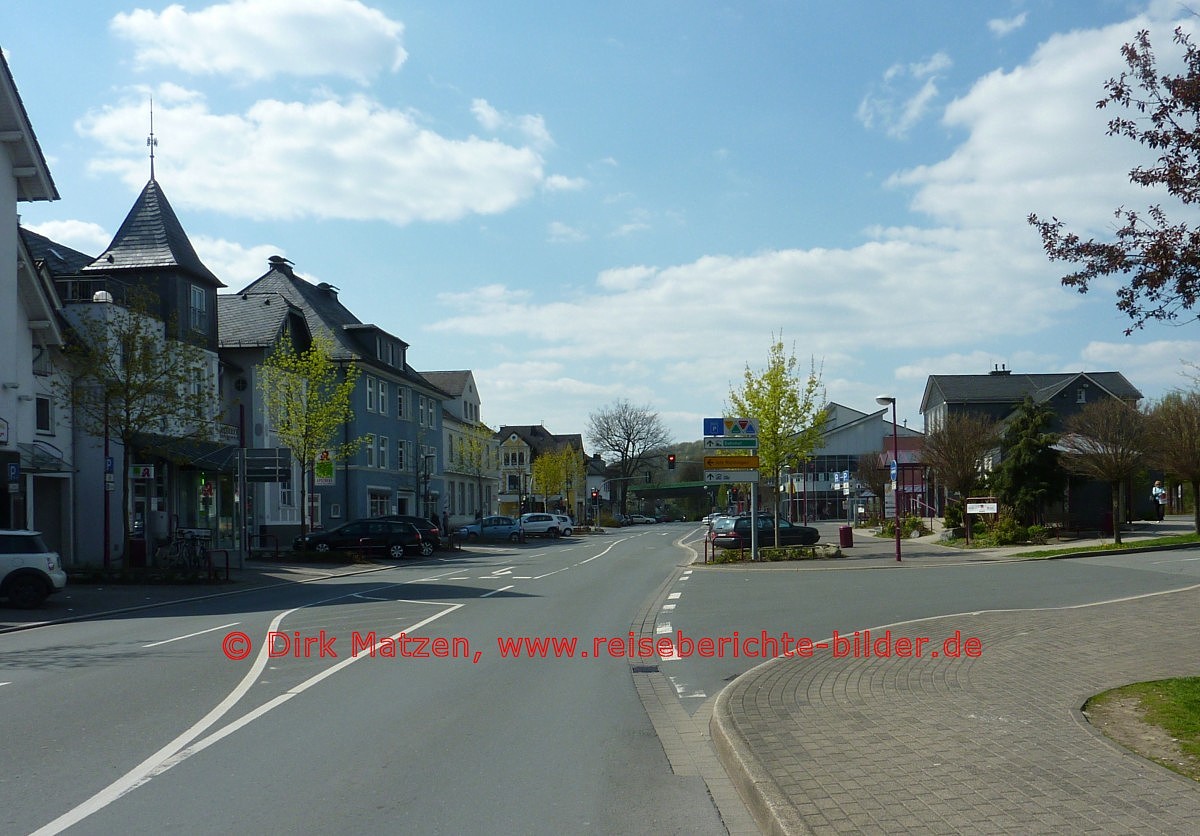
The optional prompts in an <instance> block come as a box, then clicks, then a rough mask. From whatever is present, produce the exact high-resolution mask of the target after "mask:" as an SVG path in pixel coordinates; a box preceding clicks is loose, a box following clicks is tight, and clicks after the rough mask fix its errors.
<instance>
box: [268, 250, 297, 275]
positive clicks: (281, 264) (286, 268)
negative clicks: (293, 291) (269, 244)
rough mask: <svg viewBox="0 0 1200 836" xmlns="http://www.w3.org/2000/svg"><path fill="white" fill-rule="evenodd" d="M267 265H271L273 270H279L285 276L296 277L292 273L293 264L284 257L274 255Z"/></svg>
mask: <svg viewBox="0 0 1200 836" xmlns="http://www.w3.org/2000/svg"><path fill="white" fill-rule="evenodd" d="M267 263H268V264H270V265H271V269H272V270H278V271H279V272H280V273H283V274H284V275H285V276H289V277H295V273H293V272H292V266H293V265H292V262H290V261H288V260H287V259H286V258H284V257H283V256H281V255H273V256H271V257H270V258H268V259H267Z"/></svg>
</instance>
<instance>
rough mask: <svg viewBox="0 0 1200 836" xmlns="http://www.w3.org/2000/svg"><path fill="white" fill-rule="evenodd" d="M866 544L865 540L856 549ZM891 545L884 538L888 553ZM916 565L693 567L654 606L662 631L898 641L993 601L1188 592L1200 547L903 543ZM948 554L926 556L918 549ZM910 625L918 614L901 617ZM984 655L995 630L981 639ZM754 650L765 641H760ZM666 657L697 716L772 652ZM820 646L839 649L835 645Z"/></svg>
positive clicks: (830, 529)
mask: <svg viewBox="0 0 1200 836" xmlns="http://www.w3.org/2000/svg"><path fill="white" fill-rule="evenodd" d="M818 527H820V528H821V529H822V540H823V541H826V542H828V541H836V538H837V533H836V524H834V523H821V524H820V525H819V526H818ZM864 546H865V544H863V543H862V542H861V540H860V542H859V544H858V548H859V549H860V550H861V549H862V548H863V547H864ZM889 548H890V545H888V544H887V543H886V542H885V543H884V544H883V548H882V551H884V552H886V551H887V550H888V549H889ZM904 549H905V552H906V554H908V555H909V562H904V563H901V564H894V563H890V562H888V561H886V560H885V561H883V562H882V563H879V564H877V565H873V566H858V565H854V564H851V563H846V564H841V563H836V564H831V563H828V562H822V563H819V564H802V563H801V564H788V565H782V564H774V565H770V566H759V567H752V568H727V567H712V566H708V567H703V566H699V567H695V569H694V571H692V572H691V573H690V574H689V575H687V578H686V582H683V581H681V582H677V583H676V585H675V586H674V590H675V592H674V593H672V594H673V595H675V597H673V598H671V599H670V600H669V601H668V603H667V605H666V606H667V607H669V609H665V608H664V609H663V610H661V611H660V612H658V613H657V615H656V630H657V631H658V633H659V634H661V635H669V636H679V635H680V634H681V633H682V635H684V636H686V637H689V638H691V639H693V640H697V639H700V638H702V637H708V638H711V639H714V640H716V639H719V638H721V637H726V638H729V637H732V636H734V635H735V634H736V635H737V636H738V637H740V638H742V639H745V638H759V639H760V640H761V637H762V635H763V634H764V633H766V634H767V635H768V636H772V637H775V638H779V637H781V636H782V635H783V634H784V632H785V631H786V632H787V634H788V635H789V636H790V637H792V638H801V637H805V638H809V639H811V640H812V641H813V643H814V645H815V644H819V643H821V642H824V641H825V640H827V639H829V638H831V637H832V636H833V634H834V631H835V630H836V631H838V634H839V635H840V636H843V637H850V639H851V641H853V634H854V632H855V631H860V636H861V635H862V634H861V631H863V630H867V629H872V634H873V635H874V636H876V637H878V636H879V635H880V633H879V631H878V630H877V629H873V628H880V627H883V626H884V625H896V624H902V625H903V626H900V627H895V628H893V634H894V636H895V637H896V638H900V637H908V638H911V639H914V640H915V639H918V638H921V637H922V636H923V633H928V630H927V629H925V630H924V631H923V629H922V627H921V624H920V620H921V619H926V618H929V617H933V616H951V617H952V616H953V615H954V614H956V613H973V612H981V611H989V610H1019V609H1044V608H1057V607H1070V606H1077V605H1080V604H1088V603H1095V602H1098V601H1108V600H1115V599H1120V598H1125V597H1129V596H1134V595H1142V594H1146V593H1151V592H1158V591H1162V590H1167V589H1179V588H1182V587H1187V586H1191V585H1193V584H1195V583H1197V581H1200V550H1196V549H1187V550H1179V551H1168V552H1154V553H1137V554H1122V555H1106V556H1099V557H1088V558H1071V559H1063V560H1036V561H1013V562H987V563H980V562H958V561H956V560H955V557H954V555H953V554H949V555H948V554H947V551H946V550H945V549H944V548H941V547H938V546H932V545H924V546H923V547H922V546H921V545H912V544H907V543H906V544H904ZM923 553H928V554H930V555H936V558H935V559H936V560H937V561H939V562H938V563H937V564H936V565H935V564H931V563H920V564H919V563H918V562H917V561H918V560H919V557H918V556H919V555H922V554H923ZM904 622H915V623H912V624H903V623H904ZM978 638H979V639H980V640H981V641H982V643H983V650H984V652H986V647H987V637H986V636H981V637H978ZM750 649H751V650H754V649H756V648H755V647H751V648H750ZM848 649H849V651H850V652H853V651H854V648H853V645H851V646H850V647H849V648H848ZM732 650H733V644H732V643H729V644H727V646H726V653H724V654H723V655H721V656H718V655H712V656H709V657H703V656H700V655H699V654H698V653H694V654H693V655H691V656H690V657H688V658H680V659H678V660H671V661H664V662H663V663H662V666H661V669H662V671H663V673H664V674H666V675H667V676H668V678H669V679H670V680H671V682H672V684H673V685H674V686H675V689H676V692H677V695H678V697H679V698H680V700H681V702H682V703H683V705H684V706H685V708H686V709H687V710H688V711H689V712H690V713H692V714H695V713H696V712H698V711H700V710H701V709H702V708H703V709H706V710H707V707H708V706H709V705H710V702H711V700H712V699H714V698H715V697H716V695H717V693H718V692H719V691H720V690H721V689H722V688H724V687H725V686H726V685H728V684H729V682H730V681H732V680H733V679H734V678H736V677H737V676H739V675H740V674H742V673H745V672H746V671H748V670H750V669H751V668H753V667H755V666H756V665H758V664H760V663H762V662H764V661H766V658H765V657H754V656H750V655H740V656H738V657H734V656H732V655H731V653H732ZM813 652H814V654H819V653H821V652H832V646H831V647H830V648H827V649H825V650H824V651H822V649H820V648H814V651H813Z"/></svg>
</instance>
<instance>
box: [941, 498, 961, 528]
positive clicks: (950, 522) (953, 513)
mask: <svg viewBox="0 0 1200 836" xmlns="http://www.w3.org/2000/svg"><path fill="white" fill-rule="evenodd" d="M942 523H943V524H944V525H945V526H946V528H962V527H963V508H962V505H961V504H959V503H956V502H950V503H947V504H946V518H945V519H944V520H943V521H942Z"/></svg>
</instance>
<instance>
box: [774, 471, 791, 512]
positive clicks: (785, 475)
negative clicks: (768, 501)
mask: <svg viewBox="0 0 1200 836" xmlns="http://www.w3.org/2000/svg"><path fill="white" fill-rule="evenodd" d="M783 478H784V479H785V480H786V481H787V521H788V522H791V521H792V466H791V465H790V464H785V465H784V466H783ZM778 504H779V503H776V505H778ZM776 513H778V509H777V510H776Z"/></svg>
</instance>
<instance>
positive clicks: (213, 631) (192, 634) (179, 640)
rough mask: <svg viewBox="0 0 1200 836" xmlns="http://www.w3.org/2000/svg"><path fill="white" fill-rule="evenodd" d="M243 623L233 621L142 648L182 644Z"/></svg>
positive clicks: (152, 643) (145, 645) (151, 643)
mask: <svg viewBox="0 0 1200 836" xmlns="http://www.w3.org/2000/svg"><path fill="white" fill-rule="evenodd" d="M241 623H242V622H240V621H232V622H230V623H229V624H222V625H221V626H220V627H209V628H208V629H207V630H197V631H196V632H195V633H188V634H187V635H186V636H176V637H175V638H173V639H163V640H162V641H160V642H150V644H144V645H142V648H143V649H145V648H147V647H158V646H159V645H160V644H170V643H171V642H181V641H183V640H184V639H190V638H192V637H193V636H203V635H204V634H205V633H215V632H216V631H217V630H224V629H225V628H226V627H236V626H238V625H239V624H241Z"/></svg>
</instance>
